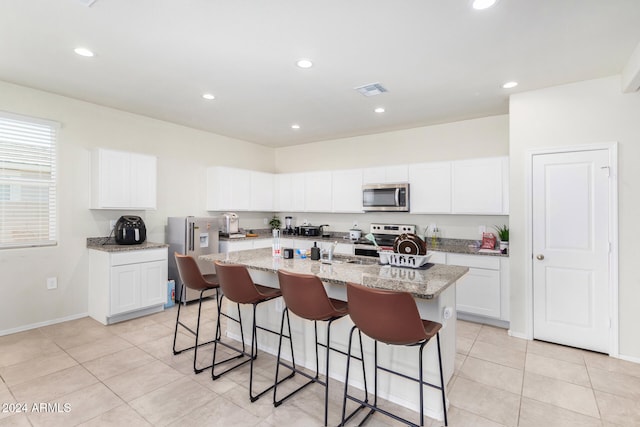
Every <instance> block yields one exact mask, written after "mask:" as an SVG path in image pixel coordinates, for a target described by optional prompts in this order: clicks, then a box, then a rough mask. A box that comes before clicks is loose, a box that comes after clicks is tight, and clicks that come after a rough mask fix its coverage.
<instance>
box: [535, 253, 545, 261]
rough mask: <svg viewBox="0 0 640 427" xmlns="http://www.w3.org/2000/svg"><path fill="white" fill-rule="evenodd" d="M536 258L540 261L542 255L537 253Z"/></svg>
mask: <svg viewBox="0 0 640 427" xmlns="http://www.w3.org/2000/svg"><path fill="white" fill-rule="evenodd" d="M536 259H537V260H539V261H542V260H543V259H544V255H542V254H538V255H536Z"/></svg>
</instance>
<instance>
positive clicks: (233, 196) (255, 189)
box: [207, 166, 274, 211]
mask: <svg viewBox="0 0 640 427" xmlns="http://www.w3.org/2000/svg"><path fill="white" fill-rule="evenodd" d="M273 187H274V176H273V174H271V173H266V172H257V171H250V170H245V169H236V168H228V167H222V166H215V167H210V168H207V210H209V211H226V210H234V211H248V210H252V211H272V210H273V199H274V197H273Z"/></svg>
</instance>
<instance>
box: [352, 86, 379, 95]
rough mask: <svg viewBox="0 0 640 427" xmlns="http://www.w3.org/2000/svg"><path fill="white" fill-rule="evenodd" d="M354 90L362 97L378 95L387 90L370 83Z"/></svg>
mask: <svg viewBox="0 0 640 427" xmlns="http://www.w3.org/2000/svg"><path fill="white" fill-rule="evenodd" d="M354 89H355V90H357V91H358V92H360V93H361V94H362V95H364V96H374V95H380V94H381V93H384V92H387V89H386V88H385V87H384V86H382V85H381V84H380V83H371V84H368V85H364V86H360V87H356V88H354Z"/></svg>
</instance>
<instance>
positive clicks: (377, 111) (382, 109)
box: [373, 107, 385, 113]
mask: <svg viewBox="0 0 640 427" xmlns="http://www.w3.org/2000/svg"><path fill="white" fill-rule="evenodd" d="M373 111H375V112H376V113H384V111H385V110H384V107H378V108H376V109H375V110H373Z"/></svg>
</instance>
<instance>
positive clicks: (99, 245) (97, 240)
mask: <svg viewBox="0 0 640 427" xmlns="http://www.w3.org/2000/svg"><path fill="white" fill-rule="evenodd" d="M168 247H169V245H168V244H166V243H154V242H149V241H146V242H144V243H141V244H139V245H119V244H117V243H116V240H115V239H114V238H113V237H110V238H107V237H87V249H94V250H96V251H103V252H128V251H139V250H145V249H158V248H168Z"/></svg>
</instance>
